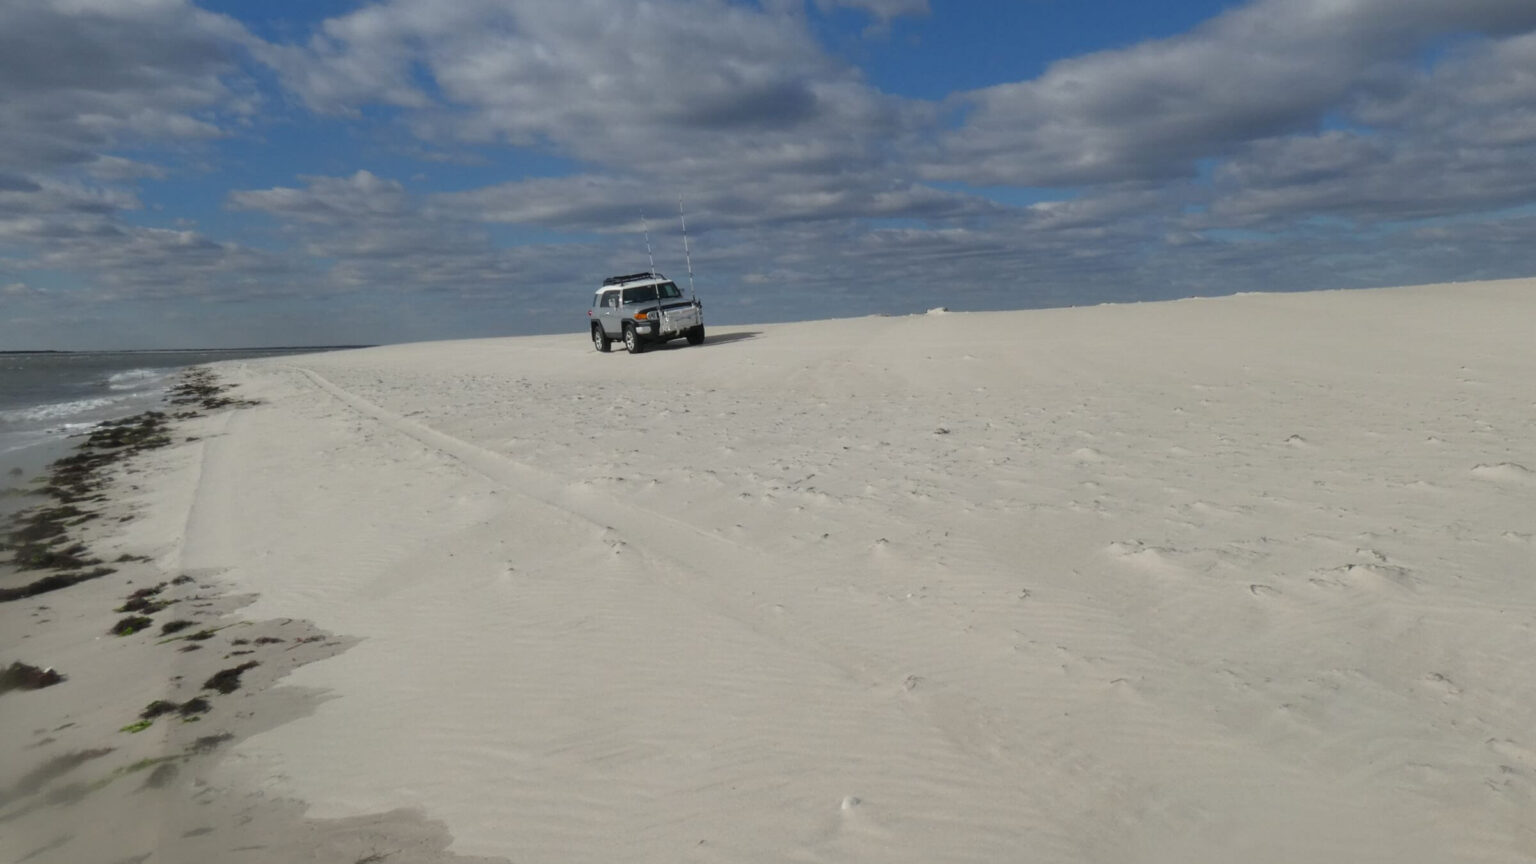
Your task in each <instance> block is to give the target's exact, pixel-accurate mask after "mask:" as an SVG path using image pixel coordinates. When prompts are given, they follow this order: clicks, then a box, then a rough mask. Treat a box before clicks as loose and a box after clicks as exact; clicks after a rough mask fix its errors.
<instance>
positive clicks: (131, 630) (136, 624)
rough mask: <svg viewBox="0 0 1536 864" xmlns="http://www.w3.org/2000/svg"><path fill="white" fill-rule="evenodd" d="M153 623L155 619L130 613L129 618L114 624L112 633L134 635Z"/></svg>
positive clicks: (115, 634)
mask: <svg viewBox="0 0 1536 864" xmlns="http://www.w3.org/2000/svg"><path fill="white" fill-rule="evenodd" d="M153 623H155V622H154V619H152V618H148V617H146V616H144V615H129V616H128V617H127V618H123V619H121V620H119V621H118V622H117V623H116V624H113V625H112V635H114V636H132V635H133V634H135V633H137V632H139V631H140V630H143V629H144V628H145V627H148V626H149V625H151V624H153Z"/></svg>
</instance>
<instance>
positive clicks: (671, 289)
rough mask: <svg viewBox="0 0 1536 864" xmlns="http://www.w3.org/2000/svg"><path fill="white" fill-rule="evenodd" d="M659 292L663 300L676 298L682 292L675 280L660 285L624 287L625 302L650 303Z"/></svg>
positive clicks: (679, 297) (679, 296)
mask: <svg viewBox="0 0 1536 864" xmlns="http://www.w3.org/2000/svg"><path fill="white" fill-rule="evenodd" d="M658 294H660V296H661V299H663V300H678V299H681V298H682V296H683V292H682V291H681V290H679V289H678V287H677V283H675V282H663V283H661V284H660V285H642V286H640V287H638V288H626V289H624V302H625V303H652V302H655V300H656V297H657V295H658Z"/></svg>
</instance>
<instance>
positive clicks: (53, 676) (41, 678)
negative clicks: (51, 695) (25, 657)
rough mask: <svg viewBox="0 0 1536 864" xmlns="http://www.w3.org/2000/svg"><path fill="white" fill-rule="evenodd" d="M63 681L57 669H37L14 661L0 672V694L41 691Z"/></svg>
mask: <svg viewBox="0 0 1536 864" xmlns="http://www.w3.org/2000/svg"><path fill="white" fill-rule="evenodd" d="M63 680H64V676H63V675H61V674H59V671H58V670H57V669H39V668H37V667H36V666H33V665H31V664H29V663H22V662H21V661H19V660H18V661H16V662H15V663H12V664H11V665H10V666H7V667H6V668H5V669H4V670H0V693H9V692H11V691H12V690H41V689H43V688H44V687H52V686H53V685H55V684H57V683H59V682H60V681H63Z"/></svg>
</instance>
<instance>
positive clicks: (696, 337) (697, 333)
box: [688, 324, 704, 345]
mask: <svg viewBox="0 0 1536 864" xmlns="http://www.w3.org/2000/svg"><path fill="white" fill-rule="evenodd" d="M688 344H689V345H703V344H704V325H703V324H700V325H699V326H697V327H694V328H691V329H690V330H689V331H688Z"/></svg>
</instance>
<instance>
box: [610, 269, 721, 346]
mask: <svg viewBox="0 0 1536 864" xmlns="http://www.w3.org/2000/svg"><path fill="white" fill-rule="evenodd" d="M587 317H588V318H590V319H592V321H591V325H592V346H593V347H594V348H596V349H597V350H599V351H607V350H608V348H609V346H611V345H612V344H613V343H614V342H615V341H622V342H623V343H624V349H625V350H626V351H628V352H629V353H631V354H639V353H640V352H641V351H644V350H645V349H646V348H647V347H648V346H650V345H660V344H663V343H665V342H667V341H668V340H671V339H677V338H679V337H681V338H684V339H687V340H688V344H689V345H700V344H702V343H703V342H704V304H703V303H700V302H699V298H697V297H692V298H689V297H684V296H683V292H682V289H680V288H678V287H677V283H675V282H673V281H672V280H670V279H668V278H666V277H665V276H663V275H661V274H660V273H632V274H630V275H628V276H610V277H608V278H607V279H604V280H603V287H601V288H599V289H597V293H596V294H594V295H593V296H592V308H591V309H588V310H587Z"/></svg>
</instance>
